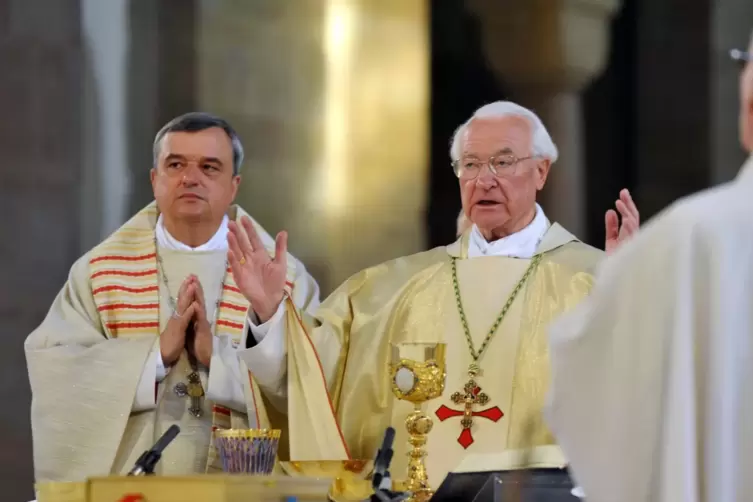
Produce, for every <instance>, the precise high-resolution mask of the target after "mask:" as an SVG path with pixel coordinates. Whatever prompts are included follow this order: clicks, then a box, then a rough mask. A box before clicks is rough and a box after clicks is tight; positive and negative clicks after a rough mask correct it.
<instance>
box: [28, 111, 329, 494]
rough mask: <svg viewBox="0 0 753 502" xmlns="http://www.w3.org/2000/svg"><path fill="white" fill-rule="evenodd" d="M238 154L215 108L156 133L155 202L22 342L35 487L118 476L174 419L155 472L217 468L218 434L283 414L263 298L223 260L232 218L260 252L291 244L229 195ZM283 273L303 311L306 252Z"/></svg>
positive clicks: (107, 244)
mask: <svg viewBox="0 0 753 502" xmlns="http://www.w3.org/2000/svg"><path fill="white" fill-rule="evenodd" d="M242 162H243V147H242V144H241V142H240V139H239V137H238V135H237V134H236V132H235V131H234V130H233V128H232V127H231V126H230V125H229V124H228V123H227V122H226V121H225V120H223V119H221V118H219V117H214V116H211V115H208V114H204V113H189V114H186V115H183V116H180V117H178V118H176V119H174V120H172V121H171V122H169V123H168V124H167V125H165V127H164V128H163V129H162V130H161V131H159V132H158V133H157V135H156V138H155V141H154V165H153V168H152V170H151V181H152V186H153V189H154V197H155V202H153V203H151V204H150V205H149V206H147V207H146V208H144V209H143V210H142V211H140V212H139V213H138V214H137V215H136V216H134V217H133V218H132V219H131V220H129V221H128V222H127V223H125V224H124V225H123V227H121V228H120V229H118V230H117V231H116V232H115V233H114V234H113V235H111V236H110V237H108V238H107V239H106V240H105V241H104V242H103V243H101V244H99V245H98V246H96V247H95V248H94V249H93V250H91V251H90V252H88V253H86V254H85V255H84V256H83V257H82V258H81V259H79V260H78V261H77V262H76V263H75V264H74V265H73V267H72V268H71V272H70V277H69V279H68V281H67V283H66V284H65V285H64V286H63V289H62V291H61V292H60V294H59V295H58V297H57V298H56V299H55V301H54V303H53V305H52V307H51V309H50V311H49V314H48V315H47V317H46V318H45V320H44V321H43V322H42V324H41V325H40V326H39V327H38V328H37V329H36V330H35V331H34V332H33V333H31V334H30V335H29V336H28V338H27V339H26V342H25V353H26V358H27V363H28V371H29V380H30V383H31V390H32V407H31V425H32V433H33V447H34V472H35V478H36V481H37V482H44V481H81V480H84V479H85V478H87V477H91V476H96V475H107V474H110V473H114V474H124V473H126V472H128V470H129V469H130V468H131V467H132V466H133V464H134V462H135V461H136V460H137V458H138V457H139V455H140V454H141V453H142V452H143V451H145V450H146V449H148V448H149V447H151V446H152V444H153V443H154V442H155V441H156V440H157V439H158V438H159V437H160V436H161V435H162V434H163V433H164V432H165V431H166V430H167V429H168V428H169V427H170V426H171V425H173V424H177V425H179V426H180V428H181V433H180V434H179V435H178V437H177V438H176V439H175V440H174V441H173V442H172V443H171V444H170V445H169V446H168V448H167V449H166V450H165V451H164V453H163V456H162V460H161V462H160V463H159V464H158V466H157V471H156V472H157V473H158V474H172V475H186V474H192V473H200V472H205V471H209V472H211V471H213V470H217V469H219V467H218V463H217V458H216V456H215V455H214V453H213V448H212V444H211V436H212V431H213V430H215V429H216V428H229V427H242V428H248V427H250V428H257V427H258V428H262V427H268V426H269V417H268V414H267V410H269V411H274V410H273V408H274V407H279V408H280V409H281V411H284V406H285V405H284V403H280V402H279V401H275V399H274V398H275V396H276V395H277V392H278V389H277V388H276V387H275V385H277V383H278V381H279V379H280V375H281V374H284V373H285V371H286V369H285V368H284V367H283V366H281V365H280V363H279V361H280V357H278V356H276V355H275V351H279V350H280V349H279V347H277V346H276V345H275V344H274V340H266V339H265V338H264V336H263V335H261V334H259V333H256V334H255V335H251V334H249V329H248V326H249V325H250V324H253V323H254V322H256V323H258V320H257V312H258V311H259V310H261V309H263V307H264V306H263V305H261V306H256V305H250V304H249V302H248V300H247V299H246V298H245V297H244V296H243V294H242V293H241V291H240V290H239V289H238V287H237V284H236V283H235V280H234V277H233V274H232V271H231V270H229V266H228V262H227V253H228V228H229V227H232V226H233V225H235V221H236V220H242V221H244V222H245V224H247V225H249V226H254V227H255V232H256V234H258V235H259V236H260V239H261V244H260V246H261V247H262V248H263V249H262V251H263V252H269V253H272V254H274V253H275V250H277V251H279V250H280V249H281V247H284V246H285V240H286V235H285V234H284V233H280V234H279V235H278V236H277V239H276V240H275V239H273V238H272V237H271V236H269V235H268V234H267V233H266V232H265V231H264V229H263V228H261V227H260V226H259V225H258V224H257V223H256V222H254V221H253V220H252V219H251V218H250V217H249V216H248V215H247V214H246V213H245V212H244V211H243V210H242V209H241V208H239V207H237V206H235V205H233V204H232V202H233V199H234V198H235V195H236V193H237V189H238V186H239V184H240V181H241V178H240V169H241V165H242ZM275 259H276V260H280V259H282V257H281V256H279V253H278V255H277V256H275ZM284 275H285V281H286V282H285V291H286V294H288V295H289V297H290V298H291V300H292V301H293V302H294V303H295V304H296V305H297V306H298V307H299V308H301V309H303V310H304V311H310V310H313V309H315V308H316V307H317V306H318V305H319V287H318V285H317V283H316V281H315V280H314V279H313V278H312V277H311V276H310V275H309V274H308V272H307V271H306V269H305V267H304V266H303V264H302V263H301V262H300V261H298V260H297V259H295V258H294V257H292V256H287V267H286V269H285V272H284ZM270 354H271V356H270ZM194 390H198V393H200V394H201V396H200V397H199V398H196V399H194V398H192V397H189V396H187V395H186V394H187V393H189V391H190V392H191V393H193V391H194ZM267 403H269V404H271V406H272V408H270V407H269V406H267Z"/></svg>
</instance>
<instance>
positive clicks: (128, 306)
mask: <svg viewBox="0 0 753 502" xmlns="http://www.w3.org/2000/svg"><path fill="white" fill-rule="evenodd" d="M158 308H159V303H108V304H106V305H102V306H101V307H97V310H99V311H100V312H104V311H105V310H115V309H123V310H146V309H158Z"/></svg>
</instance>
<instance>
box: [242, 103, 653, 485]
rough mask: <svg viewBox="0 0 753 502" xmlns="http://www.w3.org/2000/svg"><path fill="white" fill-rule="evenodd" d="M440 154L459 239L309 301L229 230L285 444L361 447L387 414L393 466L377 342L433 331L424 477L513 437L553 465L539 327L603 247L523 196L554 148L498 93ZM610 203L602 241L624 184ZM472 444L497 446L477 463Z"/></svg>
mask: <svg viewBox="0 0 753 502" xmlns="http://www.w3.org/2000/svg"><path fill="white" fill-rule="evenodd" d="M450 154H451V157H452V165H453V168H454V171H455V174H456V175H457V177H458V180H459V183H460V194H461V198H462V204H463V210H464V214H465V216H466V217H467V219H468V220H469V221H470V222H471V225H470V226H469V227H468V228H467V230H466V231H465V232H463V234H462V235H461V236H460V238H459V239H458V241H457V242H455V243H453V244H451V245H449V246H442V247H439V248H435V249H432V250H430V251H426V252H423V253H419V254H416V255H412V256H407V257H402V258H398V259H396V260H393V261H390V262H387V263H383V264H381V265H377V266H375V267H372V268H369V269H367V270H364V271H362V272H360V273H358V274H356V275H354V276H353V277H351V278H350V279H349V280H347V281H346V282H345V283H344V284H343V285H342V286H341V287H340V288H338V289H337V290H336V291H335V292H334V293H333V294H332V295H331V296H330V297H329V298H328V299H327V300H326V301H325V302H324V303H323V304H322V305H321V308H319V309H318V310H317V312H316V314H315V315H314V316H309V315H307V314H306V313H305V312H303V311H302V310H301V309H300V308H298V307H296V306H295V304H294V303H292V302H290V301H289V300H288V299H286V297H285V293H284V291H283V286H284V270H285V267H284V262H279V263H276V262H275V261H271V260H270V258H269V256H268V255H267V254H266V253H264V252H260V253H254V249H255V246H254V239H255V238H256V237H255V236H254V231H253V228H251V227H250V226H249V227H248V228H247V231H248V234H249V237H250V238H251V240H248V239H246V238H245V236H244V234H242V233H240V232H239V233H237V239H231V241H230V242H231V252H232V257H231V260H230V262H231V266H232V267H233V274H234V276H235V277H236V278H237V281H238V285H239V287H240V288H241V290H242V291H244V294H248V295H249V296H250V297H251V298H252V303H253V304H254V305H266V306H270V307H271V308H268V309H266V310H265V311H263V312H261V311H259V310H257V311H256V312H257V314H258V315H259V317H260V319H259V320H260V321H262V323H263V324H260V325H258V326H252V327H251V329H252V331H253V332H254V334H255V336H256V337H260V338H261V337H263V338H264V339H265V340H270V343H272V342H271V341H272V340H279V342H278V346H279V347H280V350H279V352H278V354H283V355H286V356H287V360H288V365H287V368H288V371H287V372H286V373H285V374H284V375H281V383H280V385H279V386H278V388H279V389H281V392H280V396H279V397H280V398H283V395H284V397H285V398H286V399H287V400H288V417H289V426H290V448H291V457H293V458H297V459H303V458H307V459H335V458H347V457H348V456H350V457H352V458H355V459H366V458H371V457H372V456H373V455H374V452H376V450H377V449H378V448H379V445H380V443H381V441H382V435H383V432H384V430H385V428H386V427H388V426H393V427H395V428H396V429H397V439H396V442H395V450H396V451H395V456H394V464H395V465H394V466H393V469H392V472H393V473H394V474H395V477H397V478H402V477H404V474H405V472H406V467H407V465H406V464H407V461H408V457H407V456H406V454H405V453H406V451H407V448H408V446H407V437H406V435H407V433H406V431H405V427H404V425H403V423H404V422H405V419H406V417H407V416H408V415H409V414H410V413H411V411H412V409H413V408H412V405H410V404H408V403H406V402H403V401H398V400H397V399H396V398H395V397H394V396H393V390H392V387H391V386H392V384H391V381H390V377H389V375H388V364H389V361H390V353H391V346H393V345H395V344H403V343H411V342H428V343H434V342H443V343H445V344H446V348H447V358H446V360H447V378H446V387H445V391H444V393H443V394H442V396H441V397H439V398H437V399H435V400H433V401H431V402H430V403H429V404H428V407H427V409H426V412H427V413H429V415H430V416H431V417H432V419H433V422H434V428H433V431H432V432H431V435H430V440H429V442H428V452H429V454H428V458H427V460H426V465H427V469H428V474H429V482H430V484H429V486H428V487H426V488H431V487H436V486H438V485H439V484H440V483H441V482H442V480H443V479H444V478H445V476H446V475H447V473H448V472H450V471H452V470H454V469H455V468H456V467H458V465H459V464H460V463H461V462H462V461H464V459H465V460H468V458H466V457H468V456H469V455H473V454H479V455H481V457H476V458H486V460H485V464H484V467H492V468H498V469H510V468H514V467H515V466H516V465H517V464H516V460H515V455H514V454H513V452H514V451H515V450H520V449H525V448H528V447H533V446H536V447H540V448H539V449H538V450H537V451H536V452H535V453H534V454H535V457H536V459H537V460H536V463H537V465H539V466H542V467H546V468H561V467H562V466H563V465H564V459H563V457H562V455H561V454H560V452H559V450H558V448H557V447H556V445H555V442H554V438H553V437H552V435H551V434H550V433H549V431H548V429H547V428H546V426H545V425H544V423H543V420H542V418H541V417H542V415H541V410H542V407H543V405H544V399H545V394H546V390H547V386H548V380H549V360H548V344H547V340H546V326H547V325H548V324H549V322H550V321H551V320H552V319H554V318H555V317H556V316H558V315H559V314H561V313H562V312H564V311H566V310H568V309H570V308H572V307H573V306H574V305H576V304H577V303H578V302H579V301H581V300H582V299H583V298H584V297H586V296H587V295H588V293H589V291H590V289H591V280H592V279H591V278H592V275H591V274H592V270H593V269H594V266H595V265H596V264H597V263H598V262H599V260H600V259H601V258H602V256H603V254H604V253H603V252H602V251H600V250H597V249H594V248H592V247H590V246H588V245H586V244H584V243H582V242H580V241H578V239H577V238H576V237H575V236H573V235H572V234H570V233H569V232H568V231H567V230H565V229H564V228H562V227H561V226H559V225H557V224H556V223H555V224H552V223H550V221H549V220H548V219H547V217H546V216H545V214H544V212H543V211H542V209H541V207H539V206H538V205H537V204H536V195H537V193H538V192H539V191H540V190H541V189H542V188H543V187H544V184H545V183H546V179H547V176H548V174H549V171H550V167H551V165H552V164H553V163H554V162H555V161H556V160H557V148H556V146H555V145H554V143H553V141H552V139H551V138H550V136H549V134H548V133H547V130H546V128H545V127H544V125H543V124H542V123H541V121H540V120H539V118H538V117H537V116H536V115H535V114H534V113H533V112H531V111H530V110H527V109H525V108H523V107H521V106H518V105H516V104H514V103H509V102H497V103H492V104H489V105H486V106H484V107H482V108H481V109H479V110H478V111H477V112H476V113H475V114H474V115H473V116H472V117H471V118H470V119H469V120H468V121H467V122H466V123H464V124H463V125H461V126H460V127H459V128H458V130H457V131H456V133H455V136H454V138H453V142H452V147H451V152H450ZM617 211H618V212H619V213H621V215H622V218H621V219H622V223H621V225H620V224H619V222H618V219H619V218H618V215H617V212H615V211H610V212H608V213H607V217H606V221H607V228H608V240H607V251H611V250H612V249H614V248H616V247H617V246H618V245H619V244H620V243H621V242H622V241H624V240H625V239H627V238H628V237H629V236H630V235H631V234H632V233H633V232H635V231H636V230H637V228H638V225H639V217H638V211H637V210H636V208H635V205H634V204H633V201H632V199H631V198H630V194H629V193H628V192H627V191H623V192H622V194H621V196H620V199H619V200H618V201H617ZM234 232H235V229H234V228H231V235H233V233H234ZM283 251H284V250H283ZM241 256H243V257H245V258H246V260H245V264H243V265H241V263H240V262H239V261H238V259H237V258H238V257H241ZM283 256H284V254H283ZM312 354H313V355H314V356H315V357H314V358H313V359H312V358H311V355H312ZM312 360H316V361H317V362H316V363H314V364H312V363H311V361H312ZM285 379H286V380H285ZM284 382H286V384H284ZM485 454H487V455H488V454H496V455H501V456H499V457H495V460H492V461H491V463H490V461H489V457H483V455H485ZM470 461H472V459H471V460H470ZM414 488H415V487H414ZM568 496H569V491H568Z"/></svg>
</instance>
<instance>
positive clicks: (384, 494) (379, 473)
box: [369, 427, 410, 502]
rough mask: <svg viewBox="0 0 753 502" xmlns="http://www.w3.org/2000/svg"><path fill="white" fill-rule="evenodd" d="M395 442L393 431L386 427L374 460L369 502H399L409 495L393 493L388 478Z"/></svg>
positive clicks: (390, 481)
mask: <svg viewBox="0 0 753 502" xmlns="http://www.w3.org/2000/svg"><path fill="white" fill-rule="evenodd" d="M394 442H395V429H393V428H392V427H387V430H385V431H384V439H383V440H382V447H381V448H379V451H377V455H376V460H374V473H373V475H372V477H371V486H372V487H373V488H374V495H372V496H371V497H370V499H369V500H370V501H371V502H401V501H404V500H405V499H407V498H408V497H409V496H410V493H407V492H405V493H403V492H393V491H392V478H391V477H390V471H389V468H390V462H392V455H393V454H394V451H392V443H394Z"/></svg>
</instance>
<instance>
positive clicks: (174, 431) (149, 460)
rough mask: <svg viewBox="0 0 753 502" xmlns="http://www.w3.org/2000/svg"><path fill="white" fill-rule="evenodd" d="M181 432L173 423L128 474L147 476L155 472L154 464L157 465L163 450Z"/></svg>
mask: <svg viewBox="0 0 753 502" xmlns="http://www.w3.org/2000/svg"><path fill="white" fill-rule="evenodd" d="M179 433H180V427H178V426H177V425H174V424H173V425H171V426H170V428H169V429H167V430H166V431H165V433H164V434H162V437H161V438H159V439H158V440H157V442H156V443H154V446H152V447H151V449H149V450H147V451H145V452H144V453H142V454H141V456H140V457H139V459H138V460H137V461H136V464H134V466H133V468H132V469H131V470H130V472H129V473H128V475H129V476H146V475H150V474H154V466H155V465H157V462H159V460H160V458H162V451H163V450H164V449H165V448H167V445H169V444H170V443H171V442H172V441H173V439H175V436H177V435H178V434H179Z"/></svg>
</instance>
